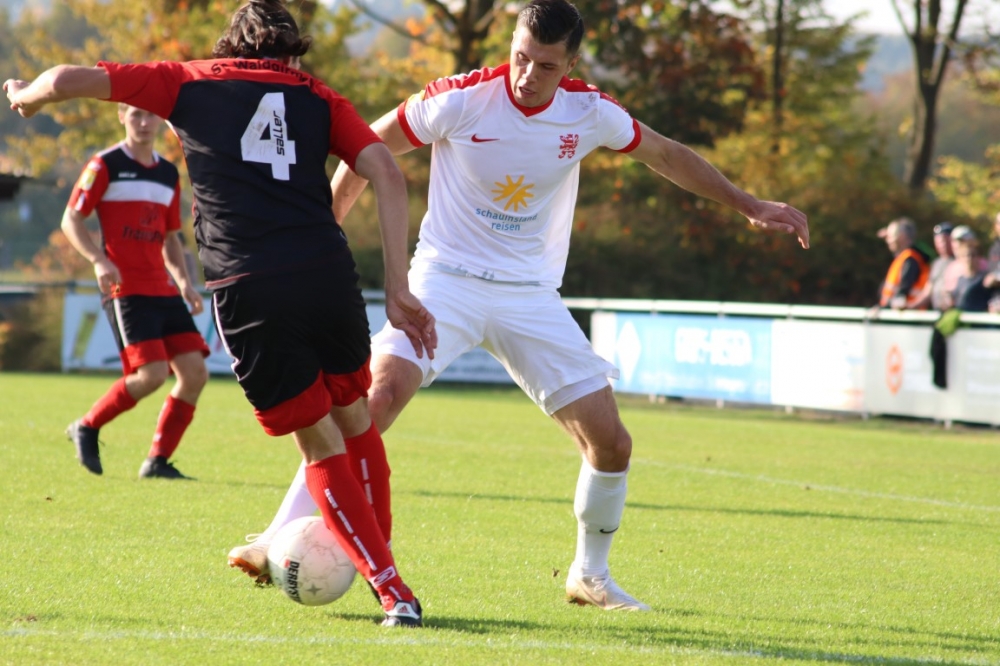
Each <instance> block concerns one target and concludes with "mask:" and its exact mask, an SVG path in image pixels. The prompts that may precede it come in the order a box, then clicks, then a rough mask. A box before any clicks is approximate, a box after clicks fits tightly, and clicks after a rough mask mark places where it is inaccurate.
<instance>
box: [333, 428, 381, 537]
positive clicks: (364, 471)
mask: <svg viewBox="0 0 1000 666" xmlns="http://www.w3.org/2000/svg"><path fill="white" fill-rule="evenodd" d="M344 443H345V444H346V445H347V458H348V460H350V461H351V471H352V472H354V478H355V479H357V480H358V483H359V484H361V488H362V490H364V491H365V495H366V496H367V497H368V502H369V503H370V504H371V505H372V508H373V509H374V510H375V519H376V520H377V521H378V526H379V529H381V530H382V536H384V537H385V541H386V543H389V542H391V541H392V500H391V492H390V490H389V474H390V473H391V472H390V470H389V461H388V460H386V457H385V444H383V442H382V435H380V434H379V432H378V428H376V427H375V424H374V423H372V425H371V427H370V428H368V430H367V431H365V432H364V433H362V434H360V435H358V436H357V437H351V438H349V439H346V440H344Z"/></svg>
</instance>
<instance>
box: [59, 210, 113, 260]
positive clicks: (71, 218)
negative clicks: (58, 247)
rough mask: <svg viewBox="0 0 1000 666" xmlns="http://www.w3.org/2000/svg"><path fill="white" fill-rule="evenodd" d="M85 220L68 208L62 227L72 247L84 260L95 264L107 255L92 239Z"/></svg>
mask: <svg viewBox="0 0 1000 666" xmlns="http://www.w3.org/2000/svg"><path fill="white" fill-rule="evenodd" d="M84 219H85V218H84V217H83V216H82V215H80V214H79V213H77V212H76V211H74V210H73V209H72V208H67V209H66V210H65V211H64V212H63V218H62V224H61V225H60V227H61V229H62V232H63V233H64V234H66V238H67V239H69V243H70V245H72V246H73V248H74V249H76V251H77V252H79V253H80V254H81V255H82V256H83V258H84V259H86V260H87V261H89V262H90V263H92V264H95V263H97V262H98V261H99V260H100V259H103V258H105V255H104V252H103V251H102V250H101V249H100V248H99V247H97V244H96V243H94V240H93V239H92V238H91V237H90V232H89V231H88V230H87V226H86V224H85V223H84Z"/></svg>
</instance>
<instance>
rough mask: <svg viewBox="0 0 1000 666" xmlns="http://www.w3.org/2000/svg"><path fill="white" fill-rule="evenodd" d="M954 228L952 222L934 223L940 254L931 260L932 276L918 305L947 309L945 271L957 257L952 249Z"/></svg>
mask: <svg viewBox="0 0 1000 666" xmlns="http://www.w3.org/2000/svg"><path fill="white" fill-rule="evenodd" d="M953 228H954V227H953V225H952V224H951V222H942V223H940V224H935V225H934V250H935V251H936V252H937V255H938V256H937V258H936V259H935V260H934V261H933V262H931V271H930V276H929V277H928V278H927V284H925V285H924V288H923V291H922V292H921V295H920V300H919V302H918V303H917V305H918V307H927V306H928V305H929V306H930V307H931V309H932V310H946V309H947V308H946V307H943V306H944V305H945V303H946V301H945V300H944V299H945V297H946V293H945V286H944V273H945V270H946V269H947V268H948V266H949V265H950V264H951V263H952V261H953V260H954V259H955V253H954V252H952V249H951V231H952V229H953Z"/></svg>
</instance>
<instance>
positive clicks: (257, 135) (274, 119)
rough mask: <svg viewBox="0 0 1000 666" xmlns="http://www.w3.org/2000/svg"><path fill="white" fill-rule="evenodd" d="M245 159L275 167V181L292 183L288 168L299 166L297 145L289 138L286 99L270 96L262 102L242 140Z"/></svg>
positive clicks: (273, 94) (275, 94) (277, 95)
mask: <svg viewBox="0 0 1000 666" xmlns="http://www.w3.org/2000/svg"><path fill="white" fill-rule="evenodd" d="M240 148H241V150H242V153H243V159H244V160H246V161H247V162H262V163H264V164H270V165H271V175H272V176H273V177H274V179H275V180H288V179H289V175H288V165H289V164H295V142H294V141H291V140H289V138H288V124H287V123H286V122H285V95H284V93H280V92H273V93H267V94H265V95H264V96H263V97H262V98H261V99H260V104H258V105H257V110H256V111H255V112H254V114H253V118H251V119H250V124H249V125H247V128H246V129H245V130H244V131H243V137H242V138H241V139H240Z"/></svg>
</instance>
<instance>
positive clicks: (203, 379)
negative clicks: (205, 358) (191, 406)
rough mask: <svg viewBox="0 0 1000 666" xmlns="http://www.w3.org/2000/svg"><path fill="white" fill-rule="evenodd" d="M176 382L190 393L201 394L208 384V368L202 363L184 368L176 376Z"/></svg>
mask: <svg viewBox="0 0 1000 666" xmlns="http://www.w3.org/2000/svg"><path fill="white" fill-rule="evenodd" d="M177 381H178V382H180V383H181V384H183V385H184V387H185V388H187V389H188V390H190V391H195V392H198V393H201V390H202V389H203V388H205V384H207V383H208V368H207V367H206V366H205V364H204V363H197V364H195V365H194V366H193V367H190V368H185V369H184V371H183V372H180V373H178V374H177Z"/></svg>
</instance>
